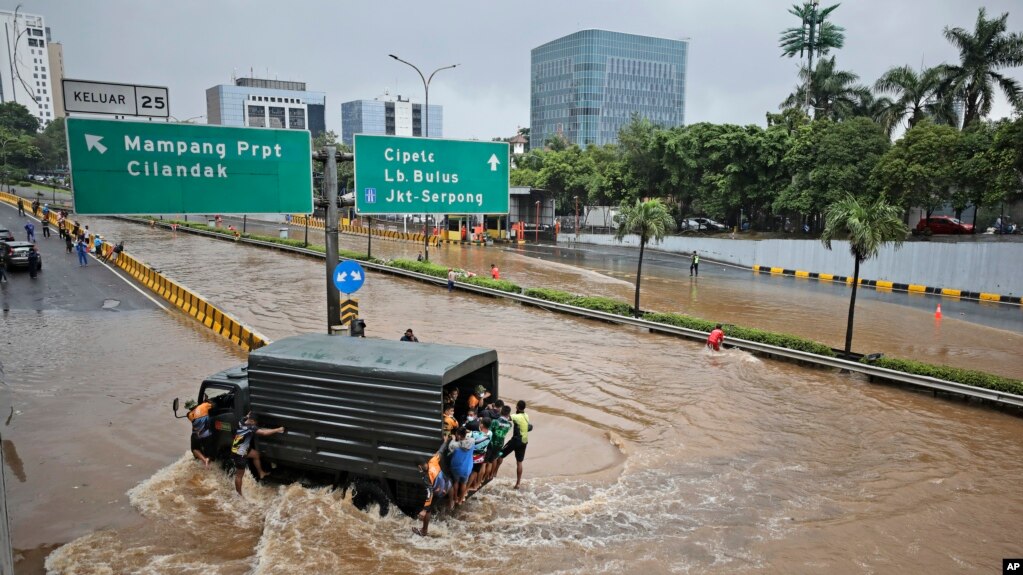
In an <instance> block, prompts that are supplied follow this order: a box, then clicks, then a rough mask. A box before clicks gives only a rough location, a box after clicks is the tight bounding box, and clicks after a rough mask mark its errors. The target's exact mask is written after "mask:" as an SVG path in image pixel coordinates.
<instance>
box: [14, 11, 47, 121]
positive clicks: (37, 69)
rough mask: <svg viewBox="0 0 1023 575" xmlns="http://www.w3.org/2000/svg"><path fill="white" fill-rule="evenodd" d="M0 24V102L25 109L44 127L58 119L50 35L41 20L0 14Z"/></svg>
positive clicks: (41, 18) (19, 13) (16, 12)
mask: <svg viewBox="0 0 1023 575" xmlns="http://www.w3.org/2000/svg"><path fill="white" fill-rule="evenodd" d="M0 24H3V30H0V34H3V36H2V38H0V40H3V42H2V44H3V46H2V47H0V101H2V102H17V103H19V104H21V105H23V106H25V107H26V108H28V111H29V112H30V113H31V114H32V115H33V116H35V117H36V118H38V119H39V124H40V125H42V126H45V125H46V124H48V123H50V122H52V121H53V119H54V118H55V117H57V116H56V114H55V113H54V97H55V94H54V92H55V90H54V88H53V86H54V83H53V81H52V80H53V78H52V74H51V71H50V60H49V53H48V50H47V45H48V44H49V34H48V31H47V29H46V25H45V23H44V22H43V17H42V16H37V15H35V14H26V13H24V12H21V11H20V10H14V11H13V12H12V11H10V10H0ZM56 89H57V90H60V86H57V88H56Z"/></svg>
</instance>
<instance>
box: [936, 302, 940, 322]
mask: <svg viewBox="0 0 1023 575" xmlns="http://www.w3.org/2000/svg"><path fill="white" fill-rule="evenodd" d="M934 317H936V318H937V319H941V304H940V303H939V304H938V309H936V310H934Z"/></svg>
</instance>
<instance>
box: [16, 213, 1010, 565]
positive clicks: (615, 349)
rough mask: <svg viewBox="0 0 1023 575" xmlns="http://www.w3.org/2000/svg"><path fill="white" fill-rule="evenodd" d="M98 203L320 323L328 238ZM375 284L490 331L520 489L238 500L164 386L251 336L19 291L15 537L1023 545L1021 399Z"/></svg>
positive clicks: (167, 257) (236, 290)
mask: <svg viewBox="0 0 1023 575" xmlns="http://www.w3.org/2000/svg"><path fill="white" fill-rule="evenodd" d="M98 225H99V223H98ZM101 225H102V227H103V228H104V229H105V230H109V231H111V232H113V234H114V235H116V236H119V237H124V238H126V239H128V246H129V251H131V252H132V253H133V254H135V255H137V256H140V257H141V258H142V259H144V260H145V261H147V262H150V263H152V264H153V265H154V266H155V267H157V268H159V269H161V270H163V271H164V272H166V273H167V274H168V275H170V276H171V277H173V278H174V279H177V280H180V281H182V282H183V283H185V284H186V285H189V286H190V287H192V288H194V289H196V290H197V291H199V292H200V293H202V294H204V295H206V296H207V297H209V298H210V299H212V300H213V301H214V302H216V303H219V304H221V305H223V306H224V307H226V308H227V309H229V310H231V311H232V312H233V313H235V314H236V315H237V317H239V318H240V319H241V320H242V321H245V322H247V323H249V324H251V325H253V326H254V327H256V328H257V329H258V330H260V331H262V332H263V333H265V334H266V335H268V336H269V337H271V338H280V337H285V336H287V335H292V334H297V333H303V332H308V331H322V327H323V325H324V324H325V319H324V317H325V303H324V298H323V289H324V283H325V278H324V271H323V264H322V262H321V261H317V260H312V259H305V258H299V257H295V256H289V255H285V254H280V253H276V252H270V251H267V250H262V249H257V248H251V247H247V246H242V245H235V244H231V243H226V242H220V241H213V240H209V239H205V238H198V237H194V236H189V235H186V234H178V235H177V236H172V235H171V234H169V233H167V232H162V231H159V230H150V229H148V228H145V227H138V226H132V225H129V224H122V223H117V222H111V221H102V222H101ZM380 243H381V244H383V243H384V242H380ZM375 247H376V246H375ZM496 253H497V252H496V251H495V252H486V253H483V254H482V255H480V256H479V258H480V259H481V261H482V262H485V263H482V265H480V266H477V268H476V269H480V270H482V269H483V266H487V264H489V263H490V261H488V260H490V259H495V258H494V254H496ZM438 255H439V254H438ZM500 257H502V258H507V259H506V260H505V259H502V260H500V261H501V262H502V263H504V267H505V268H506V269H507V268H509V267H513V266H515V265H520V266H521V267H522V268H523V269H534V270H535V269H539V268H532V267H530V265H531V264H529V263H528V262H518V260H516V259H513V256H512V255H502V256H500ZM547 267H549V266H547ZM524 273H525V272H524ZM530 273H537V274H539V273H540V272H539V271H534V272H530ZM573 273H574V274H575V275H574V276H572V275H571V274H573ZM559 275H560V277H562V279H563V281H564V282H565V284H566V287H567V286H568V285H571V283H572V282H573V281H578V282H585V283H586V285H600V284H602V283H603V284H607V285H610V286H614V285H616V283H617V282H619V281H620V280H617V279H613V278H605V277H603V276H600V275H599V274H595V273H593V272H587V271H577V272H572V271H571V270H568V269H564V270H559ZM573 277H574V278H577V279H574V280H573V279H571V278H573ZM613 289H618V288H617V287H616V288H613ZM358 296H359V299H360V308H361V313H362V315H363V317H365V318H366V320H367V323H368V335H370V336H376V337H394V338H397V337H399V336H400V335H401V333H402V332H403V331H404V329H405V328H406V327H412V328H414V329H415V331H416V333H417V334H418V335H419V337H420V339H424V340H429V341H438V342H446V343H459V344H476V345H481V346H488V347H493V348H495V349H497V350H498V352H499V354H500V358H501V376H502V379H501V386H502V387H501V390H502V395H503V396H504V397H505V398H506V399H520V398H521V399H525V400H526V401H527V402H529V404H530V411H531V413H532V417H533V420H534V422H535V424H536V429H535V430H534V432H533V433H532V434H531V442H530V443H531V447H530V448H529V452H528V454H527V459H526V464H525V469H526V478H525V483H524V486H523V489H521V490H520V491H514V490H512V489H511V486H512V483H513V481H514V478H513V476H512V474H513V471H514V469H513V467H514V466H512V465H505V466H504V467H503V468H502V477H501V478H499V479H498V481H496V482H495V483H494V484H492V485H491V486H489V487H488V489H487V490H486V491H485V492H484V493H483V494H482V495H481V496H480V497H479V498H478V499H476V500H474V501H472V502H471V504H470V505H468V506H467V508H466V509H465V510H464V511H462V512H460V513H459V514H458V516H457V517H455V518H447V519H441V520H439V521H437V522H435V523H434V524H433V525H431V537H429V538H426V539H421V538H418V537H415V536H413V535H412V534H411V527H412V526H413V525H414V522H413V521H412V520H410V519H408V518H405V517H403V516H400V515H395V514H391V515H390V516H387V517H383V518H380V517H378V516H377V515H376V514H373V513H361V512H359V511H356V510H355V509H354V508H353V507H352V506H351V505H350V503H349V502H348V501H346V500H345V498H344V497H343V496H342V494H341V493H339V492H333V491H329V490H325V489H311V488H306V487H302V486H298V485H291V486H270V485H266V486H264V485H255V484H253V483H252V482H251V481H249V479H248V478H247V479H246V484H245V492H246V497H245V499H239V498H237V497H236V496H235V495H234V493H233V490H232V485H231V484H230V481H229V479H228V477H227V476H225V475H223V474H221V473H219V472H216V471H207V470H205V469H203V468H201V466H199V465H197V464H196V463H195V462H193V461H192V460H191V458H190V457H189V456H188V455H187V454H186V451H187V433H188V428H187V424H185V423H182V422H180V421H176V420H174V419H172V418H171V416H170V410H169V407H168V406H169V403H170V399H171V398H173V397H174V396H180V397H186V396H190V395H192V394H194V393H195V389H196V386H197V385H198V383H199V381H200V379H201V378H202V376H204V375H206V374H208V373H211V372H213V371H216V370H218V369H222V368H224V367H226V366H229V365H231V364H233V363H237V362H240V361H242V359H243V358H242V356H241V354H240V353H238V352H237V351H235V350H233V349H231V348H230V347H229V346H227V345H226V344H224V343H223V342H222V341H220V340H217V339H216V338H214V337H213V336H210V335H206V334H203V333H202V332H200V331H197V330H193V329H191V327H190V325H189V323H188V320H186V319H184V318H180V317H179V316H174V315H170V314H163V313H162V312H139V313H138V314H135V315H132V316H131V317H128V318H126V317H122V316H116V317H115V316H109V317H107V318H103V317H102V316H97V317H88V316H83V317H80V318H78V319H76V320H73V319H71V318H66V317H60V316H53V317H52V319H50V317H48V316H46V314H42V315H43V317H44V318H45V319H47V320H48V321H52V322H53V323H54V327H56V325H61V326H65V327H68V322H69V321H76V322H78V323H75V324H73V325H71V326H70V327H73V328H75V329H76V330H79V331H78V333H89V334H94V335H95V336H96V337H98V338H103V339H109V340H110V341H111V346H109V347H107V348H106V349H108V350H110V351H105V352H103V353H97V352H96V351H95V350H94V349H92V348H90V346H87V345H76V341H77V340H73V339H72V340H67V339H64V338H60V337H56V336H53V335H52V334H49V331H50V330H33V329H30V328H31V327H33V326H36V325H37V324H38V322H39V321H40V320H39V317H38V316H37V315H36V314H32V315H31V316H25V317H21V316H18V315H8V316H5V319H4V333H5V339H6V340H7V341H5V343H6V344H7V345H6V348H7V350H11V349H13V350H15V353H12V354H11V357H10V358H7V357H5V369H6V374H5V375H6V378H7V379H6V381H7V382H8V385H9V386H10V387H11V388H12V391H13V396H14V398H15V405H16V406H18V411H20V413H18V414H16V415H15V416H14V418H13V420H12V422H11V424H10V425H9V427H8V428H7V433H6V434H5V436H4V439H5V440H10V441H11V442H13V444H14V445H16V446H17V452H18V457H19V459H20V461H21V466H22V468H23V471H22V473H23V475H24V477H25V479H24V481H21V480H20V479H19V477H18V476H15V477H13V478H12V474H8V486H9V501H10V502H11V503H12V511H11V516H12V521H13V526H14V537H15V546H16V547H17V548H18V549H20V550H28V551H30V550H33V549H42V551H43V552H45V551H48V550H49V548H50V547H52V546H54V545H57V544H62V543H65V542H68V543H67V544H65V545H63V546H61V547H59V548H58V549H56V551H54V552H53V553H52V554H50V555H49V557H48V559H47V567H48V570H49V571H51V572H54V573H132V572H144V573H190V572H194V573H199V572H203V573H209V572H216V573H338V572H349V573H366V572H371V573H408V572H423V573H456V572H457V573H463V572H466V571H468V570H472V571H476V570H490V569H499V570H501V571H504V572H536V573H551V572H560V573H584V572H586V573H588V572H598V573H619V572H626V573H674V572H683V573H684V572H691V573H707V572H710V573H732V572H736V571H738V572H765V573H803V572H818V571H821V570H827V571H829V572H835V573H903V572H919V573H924V572H928V573H960V572H977V573H990V572H995V570H996V569H997V568H998V565H1000V562H1001V558H1002V557H1012V556H1019V554H1020V553H1023V537H1021V536H1020V535H1019V527H1020V519H1019V518H1020V517H1021V514H1023V490H1021V489H1019V487H1018V480H1019V477H1020V476H1021V472H1023V445H1021V442H1020V441H1019V437H1020V436H1021V433H1023V419H1021V418H1020V417H1017V416H1015V415H1011V414H1008V413H1003V412H1001V411H997V410H992V409H987V408H983V407H977V406H974V405H971V404H965V403H962V402H958V401H949V400H942V399H934V398H932V397H930V396H929V395H925V394H920V393H915V392H911V391H907V390H905V389H900V388H894V387H888V386H879V385H872V384H869V383H867V382H866V381H865V380H863V379H862V378H860V377H858V376H853V375H841V374H837V373H831V372H827V371H821V370H812V369H804V368H799V367H796V366H793V365H790V364H785V363H778V362H772V361H763V360H759V359H757V358H754V357H752V356H750V355H749V354H746V353H744V352H740V351H736V350H732V351H728V352H726V353H723V354H720V355H708V353H707V352H706V351H705V350H703V349H702V348H701V347H700V346H699V345H697V344H696V343H693V342H687V341H683V340H677V339H673V338H668V337H663V336H657V335H652V334H649V333H645V332H643V331H640V330H635V329H631V328H621V327H617V326H611V325H606V324H602V323H597V322H589V321H584V320H579V319H573V318H567V317H564V316H560V315H557V314H552V313H549V312H546V311H543V310H539V309H533V308H527V307H522V306H519V305H517V304H512V303H508V302H505V301H502V300H493V299H486V298H480V297H475V296H471V295H468V294H465V293H458V292H456V293H454V294H448V293H446V292H445V291H444V290H443V289H441V288H437V287H433V286H427V285H423V284H420V283H417V282H411V281H406V280H400V279H395V278H391V277H387V276H382V275H372V274H371V275H370V276H369V277H368V279H367V283H366V286H365V287H364V288H363V290H362V291H360V292H359V294H358ZM104 319H105V321H104ZM8 328H11V329H8ZM12 330H14V331H12ZM13 333H31V334H33V335H31V336H28V337H27V338H22V337H14V336H13V335H10V334H13ZM55 337H56V339H55ZM16 474H17V472H14V475H16ZM29 563H30V562H29V561H26V562H24V564H25V565H26V566H27V565H28V564H29ZM26 569H27V567H26ZM26 572H31V571H26Z"/></svg>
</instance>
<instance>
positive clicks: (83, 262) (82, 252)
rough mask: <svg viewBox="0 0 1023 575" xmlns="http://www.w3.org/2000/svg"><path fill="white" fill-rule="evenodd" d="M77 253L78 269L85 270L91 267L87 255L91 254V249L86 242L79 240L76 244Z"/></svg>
mask: <svg viewBox="0 0 1023 575" xmlns="http://www.w3.org/2000/svg"><path fill="white" fill-rule="evenodd" d="M75 252H77V253H78V267H80V268H84V267H85V266H87V265H89V258H88V256H87V255H86V254H88V253H89V248H88V246H86V245H85V242H84V241H82V240H78V241H77V242H75Z"/></svg>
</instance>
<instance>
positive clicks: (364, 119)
mask: <svg viewBox="0 0 1023 575" xmlns="http://www.w3.org/2000/svg"><path fill="white" fill-rule="evenodd" d="M429 120H430V133H429V135H428V137H430V138H443V137H444V107H443V106H438V105H434V104H431V105H430V118H429ZM425 121H426V118H424V117H423V105H422V104H414V103H412V102H410V101H409V100H408V99H404V98H402V97H401V96H398V97H397V99H394V98H385V99H382V100H352V101H351V102H344V103H342V104H341V142H342V143H344V144H346V145H348V146H351V145H352V142H353V140H354V138H353V136H355V134H377V135H387V136H422V135H423V123H424V122H425Z"/></svg>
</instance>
